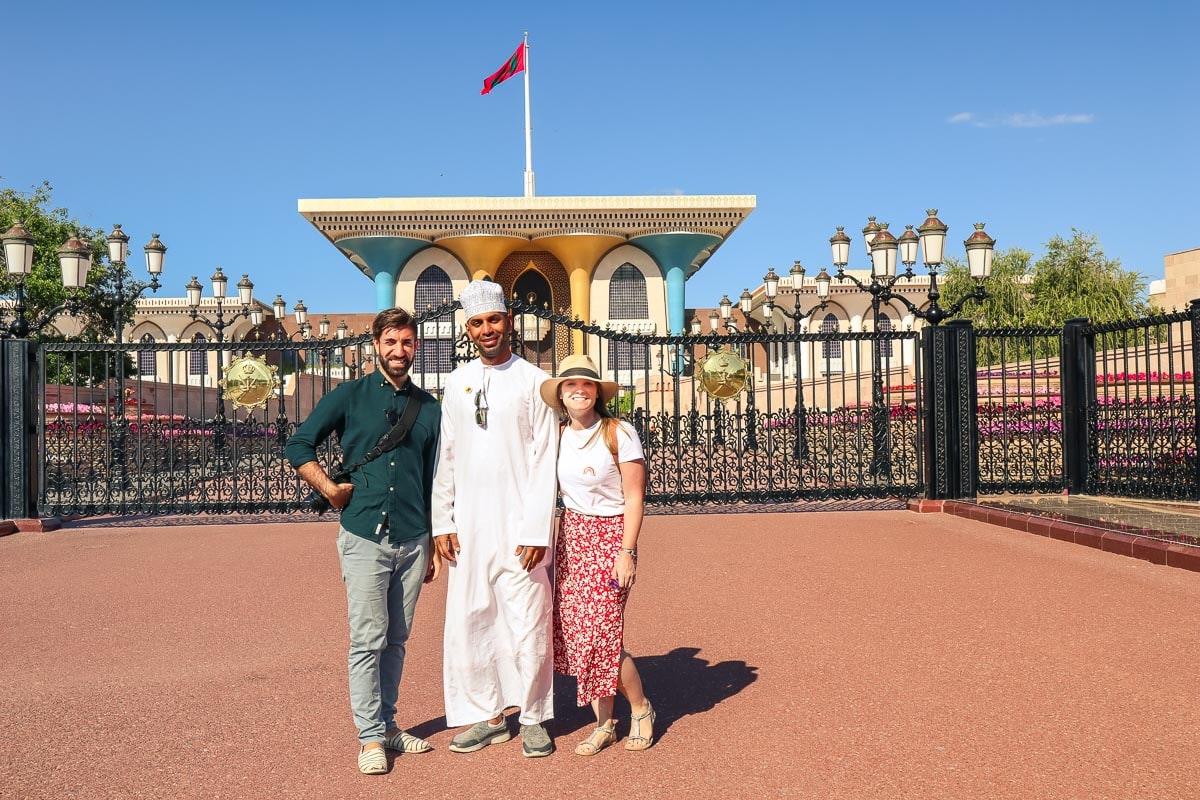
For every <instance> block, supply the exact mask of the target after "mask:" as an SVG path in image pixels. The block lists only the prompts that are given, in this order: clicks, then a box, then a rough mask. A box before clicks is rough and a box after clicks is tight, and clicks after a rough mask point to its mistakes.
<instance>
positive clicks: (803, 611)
mask: <svg viewBox="0 0 1200 800" xmlns="http://www.w3.org/2000/svg"><path fill="white" fill-rule="evenodd" d="M641 550H642V559H641V570H642V572H641V576H640V580H639V582H638V588H637V590H636V591H635V592H634V594H633V597H632V599H631V601H630V607H629V617H630V619H629V625H628V636H627V641H628V645H629V646H630V647H631V649H632V650H633V651H634V653H635V654H636V655H637V656H638V657H639V663H640V666H641V669H642V672H643V675H644V677H645V679H646V683H647V686H648V689H649V691H650V694H651V696H652V698H654V700H655V703H656V705H657V707H658V709H659V714H660V719H659V733H660V735H661V740H660V741H659V743H658V744H656V745H655V747H654V748H652V749H651V750H649V751H648V752H645V753H640V754H635V753H627V752H625V751H624V750H622V749H620V747H619V746H618V747H616V748H611V749H609V750H606V751H604V752H603V753H601V754H600V755H598V756H596V757H594V758H591V759H585V758H580V757H577V756H575V755H573V754H572V753H571V749H572V748H573V746H574V744H575V742H576V741H577V740H579V739H580V738H582V737H583V736H584V735H585V733H586V729H587V727H588V722H589V719H588V716H589V715H588V714H586V713H582V712H580V711H579V710H577V709H575V707H574V703H573V691H572V687H571V685H570V683H569V682H568V681H563V682H561V683H560V684H559V697H558V700H557V708H558V711H559V718H558V719H557V720H556V721H555V723H554V725H553V728H552V730H551V733H552V735H553V736H554V737H555V739H556V742H557V744H558V746H559V752H558V753H556V754H555V755H554V756H552V757H550V758H547V759H540V760H527V759H523V758H521V756H520V751H519V747H520V745H519V744H518V743H516V742H513V743H509V744H506V745H500V746H496V747H491V748H488V749H486V750H484V751H482V752H480V753H476V754H473V755H465V756H461V755H452V754H450V753H449V752H447V750H446V746H447V744H449V741H450V738H451V736H452V732H450V731H447V730H445V728H444V721H443V718H442V704H441V678H440V662H441V618H442V613H443V608H444V591H445V589H444V583H442V584H438V585H436V586H434V587H432V588H431V589H430V590H428V592H427V593H426V596H425V597H424V598H423V600H422V604H421V605H420V607H419V609H418V614H417V623H416V632H415V634H414V637H413V640H412V642H411V644H410V648H409V653H410V661H409V665H408V669H407V670H406V674H405V679H404V685H403V686H402V690H401V691H402V702H401V706H402V709H401V713H402V719H403V721H404V723H405V724H406V725H407V726H408V727H410V728H412V729H415V731H416V732H417V733H419V734H421V735H426V736H429V737H430V738H431V740H432V741H433V743H434V745H435V746H436V748H437V750H436V752H434V753H431V754H427V755H422V756H401V757H400V758H398V759H397V760H396V763H395V764H394V767H393V770H392V772H391V774H389V775H387V776H384V777H376V778H369V777H365V776H361V775H359V774H358V773H357V772H356V770H355V767H354V755H355V746H354V738H353V730H352V727H351V724H350V719H349V712H348V710H347V708H346V705H347V701H346V685H345V656H344V653H345V647H346V626H345V600H344V596H343V595H342V589H341V585H340V581H339V579H338V575H337V566H336V557H335V554H334V549H333V527H332V524H331V523H329V522H322V523H309V522H304V523H296V522H293V523H280V522H273V521H271V520H270V519H267V520H265V521H261V522H258V523H257V524H228V523H222V524H207V525H196V526H185V525H181V524H178V522H175V523H171V524H166V525H163V524H162V522H161V521H158V522H156V523H155V524H154V525H146V526H143V527H99V526H80V525H78V524H77V525H75V526H72V527H68V528H66V529H64V530H61V531H57V532H53V533H47V534H33V533H19V534H15V535H12V536H8V537H4V538H0V630H3V647H0V719H3V720H4V735H3V737H2V738H0V797H2V798H30V799H31V800H32V799H33V798H88V799H89V800H92V799H93V798H129V797H139V798H217V797H220V798H375V797H379V798H391V799H394V798H398V797H402V798H411V797H431V798H432V797H438V798H444V797H482V798H490V797H513V796H522V797H552V796H553V797H566V798H574V797H578V798H592V799H595V798H605V800H609V799H610V798H620V800H625V799H626V798H640V797H664V798H665V797H670V798H682V797H729V798H761V797H820V798H976V797H978V798H985V797H986V798H1007V797H1029V798H1058V797H1071V798H1076V797H1078V798H1185V797H1195V796H1197V794H1198V792H1200V748H1197V746H1196V742H1198V741H1200V701H1198V700H1197V698H1196V681H1195V675H1196V670H1197V664H1200V574H1198V573H1195V572H1189V571H1186V570H1181V569H1172V568H1169V567H1165V566H1158V565H1155V564H1151V563H1148V562H1146V561H1142V560H1138V559H1134V558H1126V557H1121V556H1118V555H1114V554H1111V553H1106V552H1102V551H1100V550H1097V549H1093V548H1088V547H1080V546H1078V545H1074V544H1070V543H1067V542H1062V541H1058V540H1055V539H1052V538H1049V537H1046V536H1034V535H1031V534H1028V533H1021V532H1016V531H1012V530H1008V529H1004V528H1001V527H997V526H994V525H989V524H986V523H984V522H978V521H974V520H970V519H963V518H961V517H955V516H952V515H949V514H915V513H912V512H909V511H855V512H825V513H797V514H767V515H763V514H736V515H720V514H708V515H703V516H656V517H652V518H650V519H649V520H648V521H647V524H646V529H645V533H644V538H643V544H642V546H641ZM619 709H620V712H621V715H622V718H625V717H626V715H627V714H628V711H627V710H626V708H625V707H624V706H623V705H620V706H619ZM514 724H515V721H514ZM627 728H628V723H627V721H625V722H623V723H622V726H621V733H622V735H624V734H625V733H626V732H627Z"/></svg>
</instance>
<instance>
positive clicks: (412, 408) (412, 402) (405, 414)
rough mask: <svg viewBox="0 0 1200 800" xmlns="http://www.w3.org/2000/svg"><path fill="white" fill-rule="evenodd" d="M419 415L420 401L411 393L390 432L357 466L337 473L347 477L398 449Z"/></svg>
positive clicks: (414, 393)
mask: <svg viewBox="0 0 1200 800" xmlns="http://www.w3.org/2000/svg"><path fill="white" fill-rule="evenodd" d="M420 413H421V400H420V399H419V398H418V397H417V393H416V392H413V393H412V394H410V395H409V396H408V403H407V404H406V405H405V406H404V410H403V411H402V412H400V419H398V420H396V424H395V425H393V426H392V427H391V430H389V431H388V432H387V433H385V434H384V435H383V436H381V437H380V438H379V441H378V442H376V443H375V446H374V447H372V448H371V450H370V451H369V452H368V453H367V454H366V455H365V456H363V457H362V459H360V460H359V462H358V463H357V464H355V465H354V466H353V467H350V468H349V469H344V470H339V472H342V473H345V474H346V475H349V474H350V473H352V472H354V471H355V470H357V469H361V468H362V467H364V466H366V465H367V464H369V463H370V462H372V461H374V460H375V459H377V458H379V457H380V456H381V455H383V454H384V453H386V452H387V451H389V450H394V449H395V448H397V447H399V446H400V443H401V442H403V441H404V440H405V439H407V438H408V434H409V433H410V432H411V431H412V428H413V425H414V424H416V421H417V415H418V414H420Z"/></svg>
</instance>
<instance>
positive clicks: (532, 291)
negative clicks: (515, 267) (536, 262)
mask: <svg viewBox="0 0 1200 800" xmlns="http://www.w3.org/2000/svg"><path fill="white" fill-rule="evenodd" d="M512 293H513V294H514V295H516V296H517V297H518V298H519V299H521V300H524V301H526V302H530V300H529V298H530V295H532V296H533V301H532V302H533V303H534V304H535V305H538V306H541V305H543V304H545V305H549V306H550V308H554V307H555V305H554V290H553V289H552V288H551V287H550V281H548V280H546V276H545V275H543V274H542V273H540V272H538V270H537V269H536V268H535V267H532V266H531V267H530V268H529V269H527V270H525V271H524V272H522V273H521V274H520V275H519V276H517V279H516V280H515V281H514V282H513V288H512Z"/></svg>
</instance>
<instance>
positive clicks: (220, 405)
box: [185, 267, 254, 472]
mask: <svg viewBox="0 0 1200 800" xmlns="http://www.w3.org/2000/svg"><path fill="white" fill-rule="evenodd" d="M228 285H229V279H228V278H227V277H226V276H225V273H224V272H222V271H221V268H220V267H217V271H216V272H215V273H213V276H212V289H213V297H214V298H215V299H216V301H217V314H216V316H215V317H206V316H203V315H201V314H200V312H199V308H200V293H201V292H202V291H204V288H203V287H202V286H201V285H200V281H198V280H197V279H196V276H195V275H193V276H192V279H191V280H190V281H189V282H188V284H187V286H186V287H185V288H186V290H187V298H188V306H189V307H190V309H191V316H192V319H198V320H201V321H202V322H204V324H206V325H208V326H209V327H210V328H212V329H213V331H215V332H216V334H217V341H218V342H223V341H225V329H226V328H227V327H229V326H230V325H232V324H234V323H235V322H236V321H237V319H238V318H239V317H248V316H250V305H251V303H253V302H254V284H253V283H252V282H251V281H250V276H248V275H244V274H243V275H242V279H241V280H240V281H238V282H237V290H238V300H239V301H240V302H241V306H242V307H241V308H240V309H239V310H237V311H235V312H233V313H232V314H230V316H229V319H228V320H226V319H225V290H226V288H227V287H228ZM205 358H206V359H207V358H208V355H207V353H206V354H205ZM220 361H221V359H220V357H218V359H217V368H218V369H221V367H222V365H221V363H220ZM210 422H211V424H212V428H213V451H214V453H215V454H216V459H215V461H214V466H215V469H216V470H217V471H218V472H220V471H221V470H222V469H223V467H224V455H225V392H224V391H222V390H221V389H218V390H217V413H216V416H214V417H213V418H212V420H210Z"/></svg>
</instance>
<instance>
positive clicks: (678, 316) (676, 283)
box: [667, 264, 687, 333]
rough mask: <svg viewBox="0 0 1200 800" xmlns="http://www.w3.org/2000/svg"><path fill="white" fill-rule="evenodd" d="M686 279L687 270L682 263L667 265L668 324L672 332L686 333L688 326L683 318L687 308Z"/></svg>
mask: <svg viewBox="0 0 1200 800" xmlns="http://www.w3.org/2000/svg"><path fill="white" fill-rule="evenodd" d="M686 280H687V271H686V270H685V269H684V268H683V267H682V266H681V265H679V264H672V265H671V266H669V267H667V324H668V325H670V327H671V333H684V331H685V330H686V328H687V321H686V320H685V319H684V318H683V314H684V309H685V308H687V303H686V299H687V298H686V296H685V294H686V293H685V292H684V282H685V281H686Z"/></svg>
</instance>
